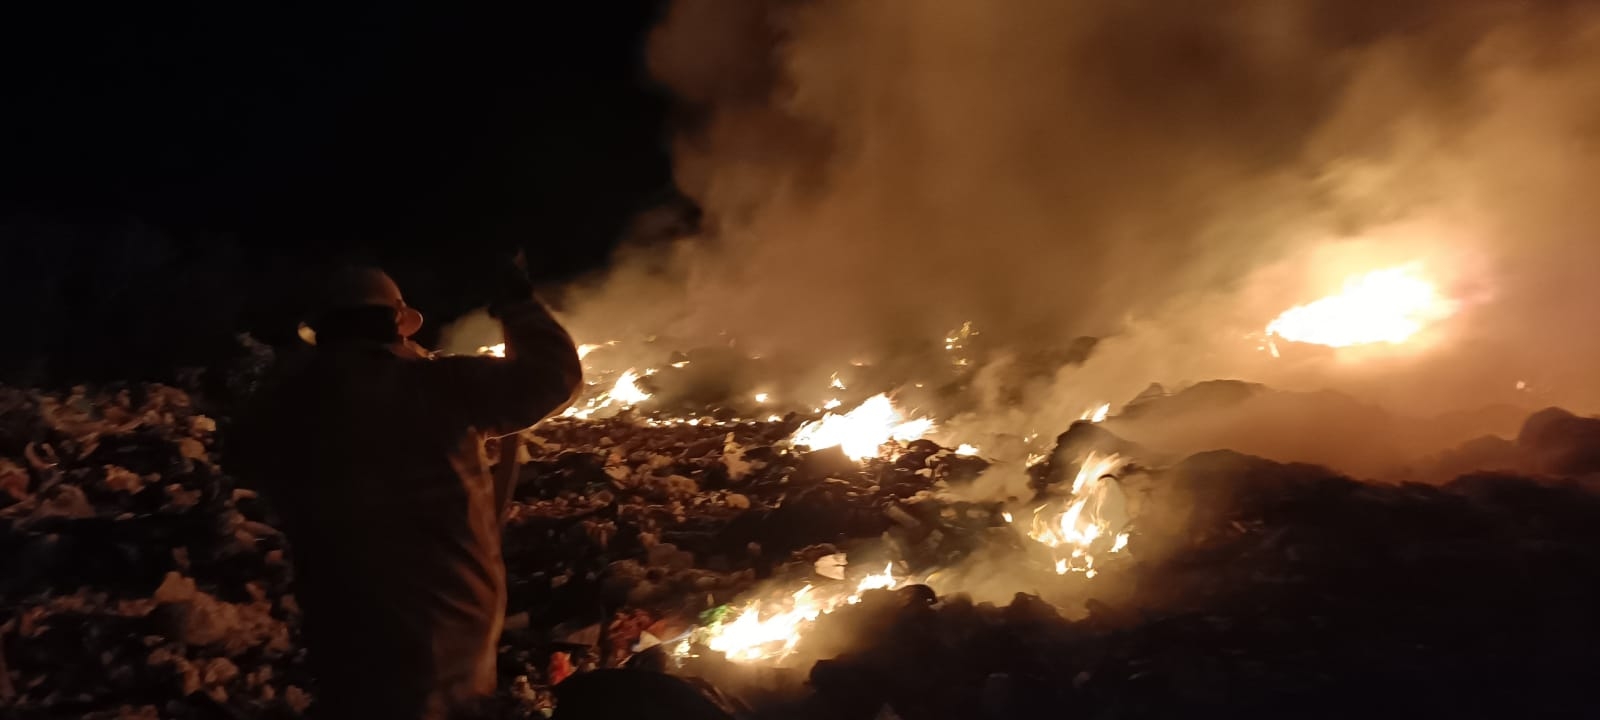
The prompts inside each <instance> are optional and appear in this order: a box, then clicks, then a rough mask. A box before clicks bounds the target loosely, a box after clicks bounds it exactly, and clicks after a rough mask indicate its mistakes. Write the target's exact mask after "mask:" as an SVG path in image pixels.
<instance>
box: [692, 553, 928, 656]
mask: <svg viewBox="0 0 1600 720" xmlns="http://www.w3.org/2000/svg"><path fill="white" fill-rule="evenodd" d="M900 584H901V581H900V580H899V579H896V578H895V576H894V564H893V563H889V564H887V565H885V566H884V568H883V572H882V573H881V574H873V575H868V576H866V577H864V578H862V579H861V581H860V582H859V583H857V584H856V586H855V589H854V590H845V589H832V591H830V590H829V589H819V588H818V587H817V586H814V585H807V586H805V587H803V588H800V589H799V590H797V591H795V593H794V594H793V595H791V596H789V598H788V599H787V601H786V602H784V603H782V604H780V605H779V606H777V607H774V608H769V609H768V610H767V611H766V612H763V611H762V603H761V602H760V601H759V600H756V601H751V602H750V603H748V604H746V605H745V606H744V608H743V609H741V610H738V611H737V615H735V616H734V617H733V619H732V620H728V621H718V622H715V623H712V624H711V625H709V626H707V627H705V628H701V629H700V630H699V631H697V632H696V637H695V638H694V639H698V640H699V642H700V643H701V644H703V645H705V646H706V647H707V648H710V649H711V650H714V651H716V652H719V653H722V654H723V655H724V656H725V657H727V658H728V659H729V660H732V661H733V662H740V663H753V662H762V661H770V660H781V659H783V658H785V657H787V656H789V655H790V654H791V653H793V652H794V649H795V646H796V645H798V644H799V642H800V637H801V635H803V634H804V632H805V630H806V629H807V628H809V627H810V626H811V624H812V623H813V622H815V621H816V619H817V618H819V617H821V616H823V615H826V614H828V613H831V612H833V611H835V610H837V609H839V608H841V607H844V606H846V605H854V604H856V603H858V602H861V596H862V595H863V594H865V593H866V592H867V591H868V590H893V589H895V588H897V587H899V586H900ZM688 644H689V642H688V641H685V642H684V644H683V645H682V646H680V647H681V650H682V651H684V652H686V651H687V649H688V648H687V646H688Z"/></svg>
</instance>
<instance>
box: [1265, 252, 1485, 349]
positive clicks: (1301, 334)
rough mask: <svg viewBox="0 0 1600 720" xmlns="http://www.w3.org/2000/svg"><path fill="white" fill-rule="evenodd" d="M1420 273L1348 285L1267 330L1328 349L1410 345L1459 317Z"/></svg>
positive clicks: (1379, 275)
mask: <svg viewBox="0 0 1600 720" xmlns="http://www.w3.org/2000/svg"><path fill="white" fill-rule="evenodd" d="M1415 269H1416V268H1415V267H1414V266H1410V265H1406V266H1400V267H1393V268H1387V269H1384V270H1375V271H1373V272H1370V273H1367V274H1365V275H1361V276H1358V277H1354V278H1351V279H1349V280H1346V281H1345V283H1344V289H1343V290H1341V291H1340V292H1339V294H1337V295H1330V296H1328V297H1325V298H1322V299H1321V300H1317V301H1315V302H1312V303H1308V304H1306V305H1300V306H1297V307H1293V308H1290V309H1288V310H1286V311H1284V313H1283V314H1282V315H1279V316H1278V317H1277V319H1275V320H1273V321H1272V322H1271V323H1268V324H1267V335H1269V336H1273V335H1275V336H1277V337H1281V338H1283V339H1285V340H1292V341H1294V342H1302V343H1310V344H1313V345H1327V346H1329V347H1349V346H1351V345H1368V344H1373V343H1390V344H1399V343H1402V342H1405V341H1406V340H1408V339H1410V338H1411V336H1413V335H1415V334H1417V332H1418V331H1420V330H1422V329H1423V328H1424V327H1427V326H1428V325H1429V324H1431V323H1433V322H1436V321H1438V320H1442V319H1444V318H1447V317H1449V316H1450V315H1451V314H1453V313H1454V312H1455V303H1454V302H1452V301H1451V300H1449V299H1447V298H1444V297H1442V296H1441V295H1440V294H1439V292H1438V290H1437V289H1435V288H1434V286H1433V284H1432V283H1430V282H1428V281H1427V280H1425V279H1423V278H1421V277H1418V276H1417V275H1416V274H1415Z"/></svg>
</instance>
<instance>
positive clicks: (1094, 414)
mask: <svg viewBox="0 0 1600 720" xmlns="http://www.w3.org/2000/svg"><path fill="white" fill-rule="evenodd" d="M1110 414H1111V403H1105V404H1102V405H1101V406H1100V407H1097V408H1090V409H1088V410H1085V411H1083V414H1082V415H1079V416H1078V419H1079V420H1088V421H1089V422H1093V423H1097V422H1101V421H1103V420H1105V419H1106V416H1107V415H1110Z"/></svg>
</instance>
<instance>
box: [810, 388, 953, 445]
mask: <svg viewBox="0 0 1600 720" xmlns="http://www.w3.org/2000/svg"><path fill="white" fill-rule="evenodd" d="M933 427H934V426H933V421H932V420H930V419H927V418H917V419H914V420H907V419H906V418H905V415H904V414H902V413H901V411H900V410H899V409H897V408H895V406H894V404H893V403H892V402H890V401H889V396H888V395H886V394H879V395H874V396H872V397H870V398H868V399H867V401H866V402H863V403H861V405H860V406H858V407H857V408H856V409H854V410H851V411H850V412H847V413H840V414H834V413H828V414H827V415H824V416H822V419H820V420H816V421H813V422H809V423H806V424H805V425H802V426H800V429H799V430H797V431H795V434H794V437H793V438H792V442H793V443H794V444H795V445H802V446H805V447H809V448H811V449H812V450H826V449H828V448H831V447H838V448H842V449H843V450H844V454H845V455H848V456H849V457H850V458H851V459H852V460H863V459H865V458H868V457H871V456H874V455H877V454H878V451H879V449H880V448H881V447H882V446H883V445H884V444H885V443H888V442H890V441H897V442H911V441H912V440H918V439H921V438H922V437H923V436H924V435H927V434H928V433H929V432H930V431H932V430H933Z"/></svg>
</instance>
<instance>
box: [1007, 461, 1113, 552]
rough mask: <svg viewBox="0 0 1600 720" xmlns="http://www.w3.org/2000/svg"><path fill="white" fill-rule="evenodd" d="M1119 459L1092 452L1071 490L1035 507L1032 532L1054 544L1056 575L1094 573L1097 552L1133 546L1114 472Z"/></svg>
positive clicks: (1030, 534) (1050, 545)
mask: <svg viewBox="0 0 1600 720" xmlns="http://www.w3.org/2000/svg"><path fill="white" fill-rule="evenodd" d="M1120 462H1121V458H1119V457H1118V456H1116V455H1108V456H1104V457H1101V456H1097V455H1095V454H1094V453H1089V456H1088V457H1086V458H1084V460H1083V462H1082V463H1081V464H1080V466H1079V469H1078V474H1077V477H1076V478H1074V479H1073V481H1072V490H1071V494H1070V495H1069V496H1068V497H1066V498H1064V499H1062V500H1059V501H1056V502H1049V503H1045V504H1044V505H1040V506H1039V507H1037V508H1034V510H1033V522H1032V524H1031V525H1030V526H1029V528H1028V531H1027V532H1028V537H1029V538H1031V539H1033V540H1034V541H1036V542H1038V543H1040V544H1043V545H1044V546H1046V547H1048V548H1050V550H1051V552H1052V554H1053V555H1054V561H1055V570H1056V574H1057V575H1062V574H1065V573H1067V572H1081V573H1083V574H1084V577H1090V578H1092V577H1094V576H1095V574H1096V572H1097V571H1096V570H1095V569H1094V558H1095V554H1096V553H1115V552H1120V551H1121V550H1122V549H1123V548H1125V547H1127V546H1128V533H1127V532H1126V529H1127V524H1128V516H1127V500H1126V498H1125V497H1124V496H1123V494H1122V490H1121V486H1120V485H1119V484H1118V482H1117V479H1116V477H1115V476H1114V475H1113V473H1114V472H1116V470H1117V469H1118V465H1119V463H1120ZM1063 507H1064V509H1063Z"/></svg>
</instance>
